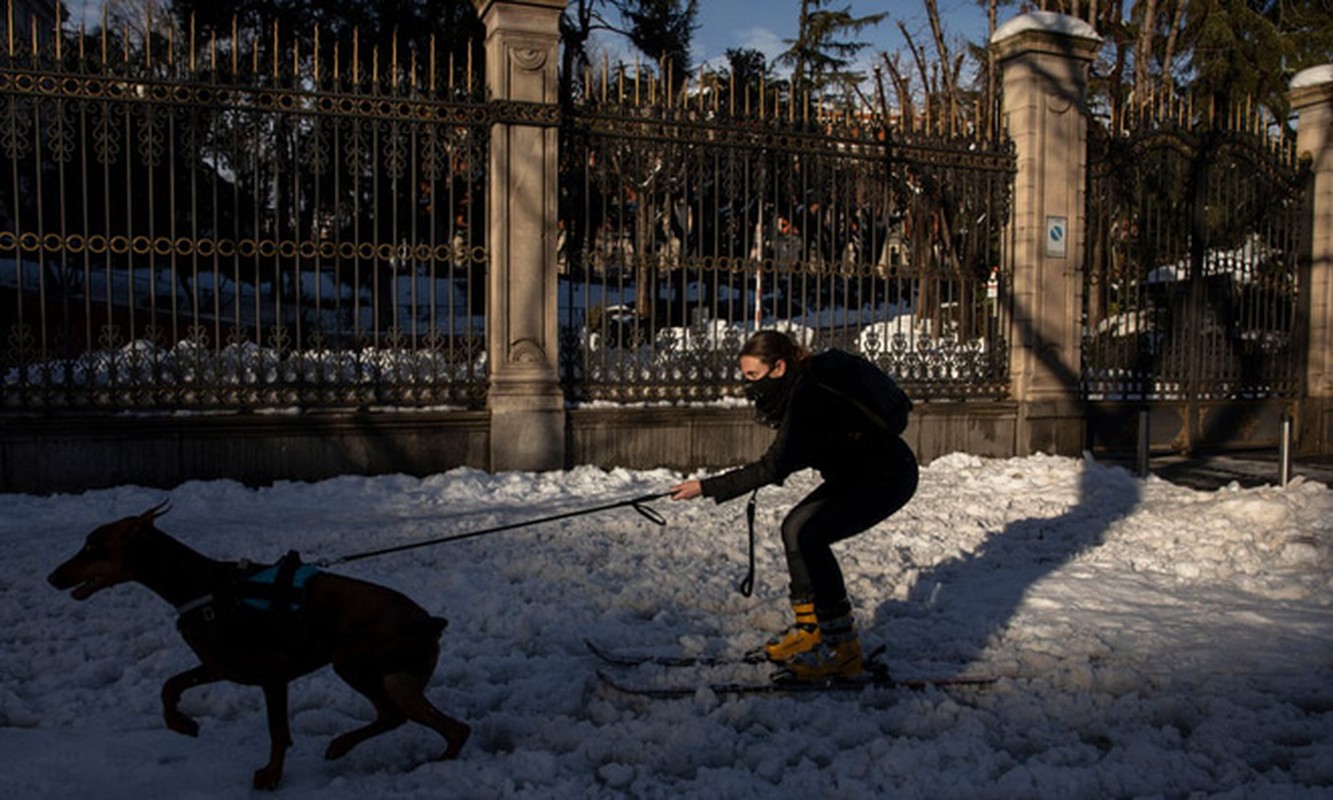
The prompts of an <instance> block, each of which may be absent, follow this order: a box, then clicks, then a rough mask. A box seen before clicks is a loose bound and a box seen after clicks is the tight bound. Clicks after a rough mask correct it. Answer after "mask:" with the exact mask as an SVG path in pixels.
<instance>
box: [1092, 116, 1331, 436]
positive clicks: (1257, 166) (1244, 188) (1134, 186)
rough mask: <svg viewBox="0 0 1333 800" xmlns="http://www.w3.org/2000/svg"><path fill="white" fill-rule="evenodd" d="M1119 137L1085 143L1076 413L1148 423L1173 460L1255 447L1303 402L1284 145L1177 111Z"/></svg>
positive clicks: (1298, 173) (1239, 123) (1249, 122)
mask: <svg viewBox="0 0 1333 800" xmlns="http://www.w3.org/2000/svg"><path fill="white" fill-rule="evenodd" d="M1123 127H1124V128H1125V129H1126V130H1125V132H1123V133H1121V134H1118V135H1109V134H1108V133H1107V132H1106V130H1105V129H1104V128H1102V127H1099V126H1093V128H1092V130H1091V131H1090V133H1089V177H1088V228H1089V247H1088V257H1087V258H1088V261H1087V268H1086V270H1085V295H1084V298H1085V306H1084V308H1085V314H1084V327H1083V396H1084V399H1085V400H1087V401H1089V402H1090V403H1093V404H1097V403H1102V404H1105V405H1106V406H1115V405H1119V406H1120V407H1121V409H1122V410H1125V409H1129V408H1137V409H1140V410H1147V411H1149V412H1151V414H1152V415H1153V416H1152V418H1153V420H1154V426H1155V427H1156V428H1157V432H1156V435H1154V436H1153V440H1154V442H1155V443H1156V444H1158V445H1166V446H1168V447H1169V448H1170V449H1174V450H1179V451H1186V452H1188V451H1193V450H1196V449H1200V448H1216V447H1228V446H1239V445H1246V444H1257V443H1259V442H1261V441H1263V440H1266V439H1267V438H1268V433H1266V431H1271V430H1272V428H1273V425H1272V424H1271V423H1273V422H1274V421H1275V420H1274V419H1269V418H1276V417H1277V416H1279V415H1280V414H1281V407H1282V406H1283V401H1290V400H1294V399H1295V398H1297V397H1298V396H1299V395H1300V392H1301V381H1302V374H1303V361H1302V352H1303V348H1302V347H1301V344H1300V341H1299V335H1298V334H1299V314H1298V310H1299V300H1300V293H1301V286H1300V282H1299V269H1298V266H1299V262H1300V258H1301V252H1302V247H1303V246H1305V244H1304V242H1303V241H1302V238H1303V237H1302V211H1303V208H1304V202H1305V193H1304V186H1305V179H1304V175H1303V171H1302V168H1301V166H1300V163H1299V161H1298V159H1297V157H1296V153H1295V148H1294V142H1293V141H1291V139H1290V138H1289V137H1288V138H1284V137H1282V136H1280V135H1279V133H1278V131H1277V130H1276V128H1275V127H1273V126H1271V125H1269V124H1266V123H1265V122H1264V120H1263V119H1262V118H1261V117H1260V116H1259V115H1258V114H1257V113H1256V114H1254V115H1239V114H1238V115H1235V116H1233V117H1231V118H1229V119H1226V120H1218V119H1216V118H1213V117H1211V116H1209V115H1196V114H1192V113H1191V112H1190V111H1189V109H1187V108H1185V107H1183V106H1180V105H1177V104H1163V105H1162V106H1160V107H1156V108H1154V109H1152V110H1151V112H1150V113H1144V114H1143V115H1141V116H1139V117H1137V118H1135V119H1133V120H1132V121H1130V122H1127V123H1126V125H1125V126H1123ZM1261 407H1263V410H1262V411H1258V410H1256V409H1259V408H1261ZM1275 408H1276V409H1278V410H1274V409H1275ZM1123 416H1124V415H1123V414H1122V415H1121V417H1122V418H1123ZM1111 417H1114V415H1111ZM1092 419H1093V422H1094V430H1093V431H1092V434H1093V438H1094V441H1097V440H1112V439H1115V438H1116V433H1115V432H1114V431H1109V430H1096V429H1095V427H1096V424H1097V422H1098V421H1099V420H1101V421H1103V422H1105V421H1106V420H1107V419H1108V417H1106V416H1101V417H1099V416H1098V415H1097V414H1093V415H1092ZM1122 438H1123V437H1122Z"/></svg>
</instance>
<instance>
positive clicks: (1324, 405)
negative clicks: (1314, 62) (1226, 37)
mask: <svg viewBox="0 0 1333 800" xmlns="http://www.w3.org/2000/svg"><path fill="white" fill-rule="evenodd" d="M1289 99H1290V100H1291V107H1292V108H1293V109H1294V110H1295V111H1296V113H1297V114H1298V115H1299V116H1300V118H1299V122H1298V124H1297V127H1296V152H1297V153H1298V154H1299V156H1300V157H1301V158H1302V159H1309V162H1310V172H1311V175H1310V184H1309V187H1310V188H1309V191H1310V195H1309V208H1310V217H1309V227H1308V228H1307V229H1306V230H1307V231H1308V234H1309V253H1310V260H1309V262H1308V264H1306V265H1303V269H1302V275H1301V279H1302V287H1301V288H1302V291H1303V292H1304V293H1305V297H1304V298H1303V299H1302V302H1303V307H1304V309H1305V314H1306V320H1305V326H1304V332H1305V334H1306V353H1307V360H1306V368H1305V385H1306V395H1305V398H1304V401H1303V403H1302V405H1303V406H1304V408H1303V411H1302V413H1301V414H1300V420H1299V421H1300V430H1299V431H1298V432H1297V436H1298V445H1299V447H1300V449H1301V451H1303V452H1308V453H1330V452H1333V64H1325V65H1323V66H1319V67H1312V68H1310V69H1307V70H1302V71H1301V72H1299V73H1297V75H1296V77H1295V78H1293V79H1292V81H1291V92H1290V94H1289Z"/></svg>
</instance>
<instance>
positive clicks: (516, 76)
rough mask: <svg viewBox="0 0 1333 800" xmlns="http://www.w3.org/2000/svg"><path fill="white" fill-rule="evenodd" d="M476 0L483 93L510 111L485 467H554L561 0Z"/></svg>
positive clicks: (497, 143) (560, 432)
mask: <svg viewBox="0 0 1333 800" xmlns="http://www.w3.org/2000/svg"><path fill="white" fill-rule="evenodd" d="M474 2H476V5H477V13H478V14H479V15H480V16H481V20H482V22H483V23H484V24H485V26H486V87H487V91H488V93H489V97H490V100H491V102H493V103H496V104H497V105H498V107H500V108H502V109H508V111H509V112H510V113H507V114H505V115H504V118H502V120H501V121H499V122H497V123H496V124H495V125H493V126H492V128H491V145H490V197H489V202H488V220H487V221H488V228H489V239H488V243H489V250H490V263H489V280H488V282H487V288H488V291H489V295H488V298H487V314H486V338H487V359H488V364H489V369H490V392H489V397H488V405H489V408H490V411H491V453H490V468H491V469H492V470H494V471H501V470H546V469H560V468H563V467H564V466H565V463H564V462H565V404H564V397H563V396H562V394H561V392H560V385H559V381H558V377H557V363H558V362H557V339H558V330H557V320H556V294H557V292H556V167H557V164H556V146H557V132H556V127H555V125H554V122H555V120H556V119H557V115H556V113H555V112H556V104H557V92H558V88H559V76H558V74H557V65H558V63H559V58H558V57H557V50H558V46H559V40H560V13H561V12H562V11H563V10H564V8H565V0H522V1H521V2H518V1H515V2H509V1H508V0H474Z"/></svg>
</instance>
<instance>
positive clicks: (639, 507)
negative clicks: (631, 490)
mask: <svg viewBox="0 0 1333 800" xmlns="http://www.w3.org/2000/svg"><path fill="white" fill-rule="evenodd" d="M670 494H671V492H658V493H657V494H646V495H643V496H642V497H635V498H631V499H629V500H620V501H618V502H615V503H607V504H606V505H600V506H595V507H593V508H584V509H580V510H578V511H567V512H565V513H563V514H553V515H551V516H549V517H539V518H537V519H530V520H525V521H523V522H511V523H509V524H508V525H496V526H495V527H493V528H483V529H481V530H476V531H469V532H467V533H458V534H454V535H453V536H441V537H439V538H438V539H426V540H424V541H420V542H410V543H408V544H400V545H396V546H394V547H382V548H380V549H379V550H368V551H366V552H364V553H356V554H354V555H350V556H343V557H342V558H337V559H333V560H332V561H321V562H317V563H318V565H319V566H321V567H329V566H333V565H335V564H346V563H347V562H349V561H360V560H361V559H363V558H371V557H373V556H382V555H385V554H387V553H398V552H401V551H403V550H413V549H416V548H418V547H427V546H429V545H435V544H444V543H445V542H457V541H461V540H463V539H472V538H474V537H477V536H485V535H487V534H490V533H499V532H500V531H509V530H513V529H515V528H526V527H527V526H529V525H537V524H539V523H543V522H555V521H556V520H562V519H569V518H570V517H581V516H583V515H585V514H596V513H597V512H599V511H610V510H611V509H613V508H624V507H625V506H629V507H630V508H633V509H634V510H635V511H637V512H639V514H641V515H643V517H644V518H645V519H647V520H648V521H649V522H653V523H656V524H657V525H666V524H667V523H666V518H665V517H663V516H662V515H661V514H659V513H657V511H655V510H653V509H652V508H650V507H649V506H648V505H647V504H648V503H649V502H651V501H653V500H659V499H661V498H663V497H667V496H669V495H670Z"/></svg>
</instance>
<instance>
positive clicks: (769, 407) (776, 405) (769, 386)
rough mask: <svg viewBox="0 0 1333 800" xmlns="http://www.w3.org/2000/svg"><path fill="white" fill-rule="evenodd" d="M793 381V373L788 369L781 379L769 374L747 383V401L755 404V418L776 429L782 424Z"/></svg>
mask: <svg viewBox="0 0 1333 800" xmlns="http://www.w3.org/2000/svg"><path fill="white" fill-rule="evenodd" d="M770 372H771V370H770ZM791 379H792V371H791V370H790V369H788V370H787V371H786V372H784V373H783V374H782V377H780V378H774V377H773V376H772V375H771V374H769V375H765V376H764V377H762V378H759V379H758V380H753V381H746V383H745V399H747V400H749V401H751V402H753V403H754V411H755V416H756V417H758V418H759V421H760V422H763V423H764V424H765V425H769V426H770V427H774V428H776V427H778V425H779V424H781V422H782V417H783V415H784V414H786V413H787V399H788V396H789V395H790V394H791Z"/></svg>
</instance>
